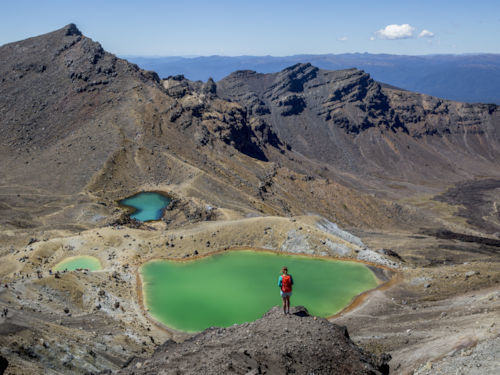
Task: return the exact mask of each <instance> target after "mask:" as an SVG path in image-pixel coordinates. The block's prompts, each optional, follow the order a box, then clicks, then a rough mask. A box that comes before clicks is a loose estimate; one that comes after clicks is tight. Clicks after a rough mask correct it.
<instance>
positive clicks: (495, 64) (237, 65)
mask: <svg viewBox="0 0 500 375" xmlns="http://www.w3.org/2000/svg"><path fill="white" fill-rule="evenodd" d="M126 58H127V59H128V60H129V61H131V62H133V63H136V64H137V65H139V66H140V67H141V68H143V69H148V70H154V71H155V72H157V73H158V74H159V75H160V77H162V78H164V77H168V76H174V75H178V74H183V75H184V76H186V78H189V79H191V80H202V81H206V80H207V79H208V78H209V77H212V78H213V79H214V80H216V81H218V80H220V79H222V78H224V77H226V76H227V75H229V74H230V73H232V72H234V71H236V70H255V71H257V72H259V73H272V72H278V71H281V70H282V69H284V68H286V67H288V66H291V65H294V64H296V63H311V64H312V65H314V66H317V67H318V68H321V69H328V70H337V69H347V68H358V69H362V70H364V71H365V72H367V73H369V74H370V75H371V76H372V78H373V79H375V80H376V81H379V82H383V83H387V84H390V85H393V86H396V87H399V88H402V89H405V90H410V91H416V92H419V93H423V94H428V95H433V96H437V97H440V98H445V99H450V100H457V101H463V102H481V103H496V104H500V89H499V87H500V55H499V54H474V55H472V54H467V55H425V56H403V55H388V54H377V55H374V54H368V53H348V54H340V55H332V54H328V55H294V56H285V57H274V56H238V57H228V56H202V57H193V58H185V57H140V56H133V57H131V56H127V57H126Z"/></svg>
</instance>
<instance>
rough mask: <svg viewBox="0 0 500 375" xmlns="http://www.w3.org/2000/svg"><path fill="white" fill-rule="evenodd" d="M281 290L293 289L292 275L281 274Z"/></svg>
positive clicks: (285, 291)
mask: <svg viewBox="0 0 500 375" xmlns="http://www.w3.org/2000/svg"><path fill="white" fill-rule="evenodd" d="M281 291H282V292H283V293H290V292H291V291H292V277H291V276H290V275H282V276H281Z"/></svg>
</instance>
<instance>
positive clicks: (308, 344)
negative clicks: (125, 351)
mask: <svg viewBox="0 0 500 375" xmlns="http://www.w3.org/2000/svg"><path fill="white" fill-rule="evenodd" d="M389 359H390V356H388V355H383V356H380V357H377V356H374V355H371V354H367V353H366V352H364V351H363V350H361V349H360V348H359V347H357V346H356V345H355V344H354V343H353V342H352V341H351V340H350V339H349V334H348V333H347V330H346V328H345V327H340V326H337V325H335V324H332V323H330V322H328V321H327V320H326V319H321V318H320V319H317V318H316V317H312V316H309V314H308V313H307V310H306V309H305V308H303V307H300V306H299V307H293V308H292V309H291V314H290V315H284V314H283V311H282V310H281V309H280V308H279V307H274V308H272V309H271V310H270V311H269V312H267V313H266V314H264V316H263V317H262V318H261V319H259V320H256V321H255V322H251V323H244V324H241V325H234V326H232V327H229V328H209V329H207V330H205V331H203V332H202V333H200V334H198V335H196V336H194V337H192V338H190V339H188V340H186V341H184V342H183V343H175V342H173V341H170V340H169V341H167V342H165V343H164V344H162V345H161V346H159V347H158V348H157V349H156V351H155V353H154V354H153V356H152V357H151V358H147V359H146V358H135V359H134V360H132V361H131V362H130V364H129V365H128V366H127V368H126V369H124V370H121V371H118V372H117V374H130V375H131V374H136V375H140V374H157V373H162V374H207V375H208V374H292V373H298V374H318V375H319V374H325V375H326V374H372V375H375V374H388V373H389V366H388V364H387V362H388V360H389Z"/></svg>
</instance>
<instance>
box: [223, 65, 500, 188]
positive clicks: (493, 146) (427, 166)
mask: <svg viewBox="0 0 500 375" xmlns="http://www.w3.org/2000/svg"><path fill="white" fill-rule="evenodd" d="M217 95H219V96H220V97H221V98H224V99H226V100H232V101H236V102H238V103H240V104H241V105H242V106H244V107H245V108H247V111H248V113H249V116H250V121H251V122H253V123H257V122H259V121H260V122H262V123H265V124H266V125H267V126H268V127H269V129H270V130H271V131H272V132H273V133H274V134H277V136H278V137H279V140H280V142H282V143H283V144H287V145H289V146H290V147H291V149H293V150H295V151H297V152H298V153H300V154H302V155H305V156H306V157H308V158H311V159H314V160H317V161H320V162H325V163H328V164H331V165H335V166H336V167H338V168H340V169H342V170H344V171H349V173H354V174H356V175H359V176H363V179H364V178H366V177H367V176H373V175H377V176H384V178H401V179H404V180H406V181H408V180H410V181H421V178H422V177H423V178H424V179H426V180H427V181H429V179H432V180H433V181H429V182H431V183H438V184H442V182H441V181H446V180H448V182H450V181H459V180H463V176H462V173H463V171H464V170H466V171H467V173H470V175H478V176H479V175H487V176H488V175H489V174H490V173H491V172H490V171H491V170H496V171H499V170H500V169H499V168H498V160H500V125H499V124H500V111H499V110H498V106H496V105H489V104H488V105H486V104H466V103H457V102H452V101H447V100H443V99H438V98H434V97H430V96H426V95H422V94H417V93H411V92H408V91H404V90H399V89H396V88H393V87H389V86H387V85H383V84H380V83H378V82H376V81H374V80H373V79H372V78H371V77H370V75H368V74H367V73H365V72H363V71H361V70H357V69H346V70H338V71H326V70H321V69H318V68H315V67H313V66H311V64H297V65H294V66H291V67H289V68H287V69H284V70H283V71H281V72H278V73H272V74H259V73H256V72H253V71H238V72H235V73H233V74H230V75H229V76H227V77H226V78H224V79H222V80H220V81H219V82H217ZM458 150H459V151H458ZM487 164H488V165H489V166H490V167H487V166H486V165H487ZM480 170H481V171H482V172H480Z"/></svg>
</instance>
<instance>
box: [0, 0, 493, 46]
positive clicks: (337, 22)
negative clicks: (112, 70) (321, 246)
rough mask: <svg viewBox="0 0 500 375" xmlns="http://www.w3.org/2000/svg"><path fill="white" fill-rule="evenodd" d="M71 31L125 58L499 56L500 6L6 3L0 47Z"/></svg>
mask: <svg viewBox="0 0 500 375" xmlns="http://www.w3.org/2000/svg"><path fill="white" fill-rule="evenodd" d="M71 22H73V23H75V24H76V25H77V26H78V27H79V28H80V30H81V31H82V32H83V33H84V34H85V35H87V36H89V37H91V38H92V39H94V40H97V41H99V42H100V43H101V44H102V45H103V47H104V48H105V49H106V50H108V51H110V52H112V53H115V54H118V55H148V56H189V55H228V56H235V55H274V56H284V55H292V54H301V53H314V54H319V53H345V52H369V53H393V54H409V55H421V54H436V53H476V52H487V53H500V1H499V0H475V1H463V0H455V1H451V0H433V1H427V0H420V1H419V0H414V1H406V0H397V1H394V0H364V1H361V0H344V1H327V0H308V1H306V0H301V1H297V0H266V1H264V0H253V1H247V0H233V1H227V0H226V1H223V0H205V1H202V0H176V1H170V0H166V1H160V0H142V1H129V0H122V1H114V0H108V1H105V0H100V1H94V0H83V1H82V0H81V1H71V0H65V1H60V0H52V1H40V0H38V1H22V0H18V1H2V7H1V13H0V45H3V44H5V43H9V42H13V41H16V40H21V39H24V38H27V37H30V36H34V35H39V34H43V33H46V32H49V31H52V30H55V29H58V28H60V27H62V26H64V25H66V24H68V23H71Z"/></svg>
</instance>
